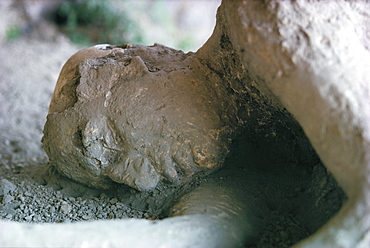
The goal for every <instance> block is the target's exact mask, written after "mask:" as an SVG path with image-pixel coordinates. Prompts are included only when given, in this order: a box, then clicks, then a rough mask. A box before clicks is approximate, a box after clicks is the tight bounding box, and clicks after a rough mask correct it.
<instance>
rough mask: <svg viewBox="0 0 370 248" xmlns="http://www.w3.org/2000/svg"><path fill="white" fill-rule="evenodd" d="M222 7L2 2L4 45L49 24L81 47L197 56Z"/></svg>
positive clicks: (84, 0) (133, 1) (215, 1)
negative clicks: (164, 49)
mask: <svg viewBox="0 0 370 248" xmlns="http://www.w3.org/2000/svg"><path fill="white" fill-rule="evenodd" d="M220 3H221V0H1V1H0V20H1V21H0V40H1V42H6V41H11V40H14V39H17V38H19V37H20V36H22V35H26V34H29V33H31V32H34V31H35V29H39V28H40V27H41V26H42V27H43V28H45V22H48V24H53V25H54V26H55V27H56V28H57V29H58V30H59V31H61V32H62V33H64V34H65V35H66V36H67V37H68V38H69V39H70V40H71V41H72V42H74V43H76V44H79V45H82V46H89V45H92V44H97V43H112V44H120V43H138V44H143V45H152V44H153V43H154V42H157V43H161V44H163V45H167V46H170V47H172V48H175V49H181V50H184V51H186V52H187V51H195V50H197V49H198V48H199V47H200V46H201V45H202V44H203V43H204V42H205V41H206V40H207V38H208V37H209V36H210V35H211V33H212V30H213V27H214V25H215V21H216V18H215V14H216V10H217V7H218V6H219V5H220ZM41 24H43V25H41ZM39 31H40V32H45V31H46V30H39ZM41 35H43V34H41ZM44 35H45V34H44Z"/></svg>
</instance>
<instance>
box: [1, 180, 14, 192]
mask: <svg viewBox="0 0 370 248" xmlns="http://www.w3.org/2000/svg"><path fill="white" fill-rule="evenodd" d="M16 188H17V187H16V186H15V185H14V184H13V183H11V182H9V181H8V180H6V179H0V196H4V195H6V194H8V193H9V192H12V191H14V190H15V189H16Z"/></svg>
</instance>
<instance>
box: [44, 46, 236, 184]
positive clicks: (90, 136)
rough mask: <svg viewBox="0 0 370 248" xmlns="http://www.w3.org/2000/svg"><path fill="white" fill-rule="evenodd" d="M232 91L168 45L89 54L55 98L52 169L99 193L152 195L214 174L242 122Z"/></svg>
mask: <svg viewBox="0 0 370 248" xmlns="http://www.w3.org/2000/svg"><path fill="white" fill-rule="evenodd" d="M227 92H228V91H227V89H226V86H222V81H221V78H220V77H219V76H218V75H216V74H215V72H214V71H212V70H210V69H208V67H205V66H203V65H202V64H201V62H200V61H199V60H198V59H196V58H195V57H194V54H192V53H188V54H184V53H183V52H181V51H177V50H174V49H170V48H167V47H164V46H160V45H154V46H151V47H143V46H138V45H135V46H134V45H121V46H108V45H107V46H100V47H92V48H88V49H85V50H82V51H80V52H78V53H77V54H76V55H74V56H72V58H71V59H70V60H69V61H68V62H67V63H66V65H65V66H64V68H63V70H62V72H61V74H60V77H59V80H58V83H57V86H56V89H55V92H54V95H53V99H52V101H51V105H50V109H49V115H48V117H47V123H46V125H45V129H44V137H43V143H44V145H45V150H46V152H47V154H48V156H49V159H50V164H51V165H52V166H55V167H56V168H57V169H58V170H59V171H60V172H62V173H63V174H65V175H67V176H68V177H70V178H72V179H75V180H76V181H79V182H81V183H84V184H87V185H91V186H94V187H99V188H108V187H110V185H112V183H113V182H116V183H123V184H127V185H129V186H131V187H133V188H136V189H138V190H151V189H153V188H155V187H156V186H157V184H158V182H159V181H161V180H164V181H167V182H169V183H171V184H180V183H183V182H186V181H189V180H190V179H191V177H192V176H193V175H195V174H197V173H200V172H205V173H209V172H211V171H213V170H215V169H217V168H219V167H220V166H221V165H222V163H223V161H224V159H225V156H226V154H227V152H228V145H229V143H230V140H231V136H232V135H233V132H234V131H235V129H237V127H238V125H239V123H238V121H237V120H238V118H235V116H237V113H236V112H237V103H236V102H234V101H231V100H230V98H229V97H227V95H228V93H227ZM231 116H232V117H233V118H231Z"/></svg>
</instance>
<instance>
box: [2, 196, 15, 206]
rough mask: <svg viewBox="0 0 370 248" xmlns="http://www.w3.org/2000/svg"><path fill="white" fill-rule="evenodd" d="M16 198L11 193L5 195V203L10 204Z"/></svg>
mask: <svg viewBox="0 0 370 248" xmlns="http://www.w3.org/2000/svg"><path fill="white" fill-rule="evenodd" d="M13 200H14V196H11V195H5V196H4V199H3V203H4V204H8V203H10V202H12V201H13Z"/></svg>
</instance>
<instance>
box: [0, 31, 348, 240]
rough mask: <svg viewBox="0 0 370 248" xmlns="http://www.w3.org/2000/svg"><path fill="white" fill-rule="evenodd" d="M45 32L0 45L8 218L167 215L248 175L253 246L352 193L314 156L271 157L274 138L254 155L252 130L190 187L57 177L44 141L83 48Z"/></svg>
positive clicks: (314, 221) (2, 211) (310, 225)
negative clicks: (146, 187)
mask: <svg viewBox="0 0 370 248" xmlns="http://www.w3.org/2000/svg"><path fill="white" fill-rule="evenodd" d="M45 25H46V24H45ZM43 30H44V31H45V32H50V33H51V34H52V35H48V37H47V38H42V37H41V38H40V35H37V34H36V35H34V34H35V33H33V34H29V35H27V36H22V37H20V38H19V39H18V40H16V41H13V42H8V43H3V44H2V46H1V47H0V56H1V58H2V59H1V60H0V68H1V69H0V90H1V91H0V102H1V105H0V116H1V119H0V218H1V219H4V220H9V221H19V222H38V223H40V222H41V223H46V222H76V221H91V220H97V219H114V218H145V219H161V218H166V217H167V216H168V210H169V208H170V207H171V206H172V205H173V204H175V202H176V200H177V199H178V198H179V197H180V196H182V195H184V194H186V193H187V192H189V191H190V190H192V189H194V188H195V187H197V186H198V185H200V184H202V183H205V182H207V181H209V180H214V181H215V180H216V181H217V180H218V181H219V182H220V183H222V182H223V181H224V180H226V179H230V177H232V176H233V175H235V174H236V173H237V174H239V175H243V177H244V180H245V182H244V184H243V187H245V190H246V191H248V193H250V195H252V196H253V197H255V198H256V199H257V200H256V201H254V203H258V204H261V205H255V206H253V208H254V209H255V211H256V212H255V214H256V215H258V216H259V217H260V223H259V225H258V227H259V230H258V235H257V236H256V237H255V239H254V240H253V241H252V242H251V243H250V244H247V246H246V247H289V246H291V245H292V244H294V243H296V242H298V241H299V240H301V239H303V238H305V237H307V236H309V235H311V234H312V233H314V232H315V231H316V230H317V229H318V228H320V227H321V226H322V225H323V224H324V223H326V222H327V221H328V220H329V219H330V217H331V216H333V215H334V214H335V213H336V212H337V211H338V210H339V209H340V208H341V206H342V204H343V202H344V201H345V199H346V198H345V194H344V193H343V191H342V190H341V189H340V188H339V187H338V185H337V183H336V181H335V180H334V179H333V178H332V177H331V175H330V174H329V173H328V172H327V170H326V169H325V167H324V166H323V165H322V163H321V162H320V160H319V159H310V163H309V164H308V165H306V166H305V167H304V168H302V167H301V166H297V163H295V162H294V161H293V162H292V161H290V162H287V161H280V160H277V159H276V158H277V156H276V155H275V156H272V155H274V152H275V153H278V152H277V151H278V150H276V149H275V150H274V147H272V148H271V146H269V145H270V144H267V143H260V144H257V146H258V145H259V146H261V147H264V146H266V147H270V148H268V149H270V150H267V151H263V152H261V149H260V150H258V151H255V152H254V154H249V153H248V154H247V153H246V152H245V151H246V150H248V149H249V148H250V145H251V144H252V143H253V142H254V141H253V140H250V141H248V142H246V140H248V137H249V136H248V135H247V134H249V133H247V134H246V135H244V136H243V135H241V137H240V139H239V140H237V141H235V143H234V148H233V150H232V152H231V153H230V156H229V158H228V160H227V162H226V165H225V167H224V169H222V170H220V171H218V172H216V173H214V174H212V175H210V176H208V177H206V178H197V179H195V180H194V181H192V182H191V183H188V184H185V185H183V186H177V187H175V186H169V185H166V184H161V185H159V187H158V188H157V189H155V190H154V191H152V192H143V193H142V192H138V191H136V190H134V189H131V188H129V187H126V186H122V185H117V187H115V188H114V189H112V190H110V191H98V190H95V189H91V188H88V187H86V186H83V185H80V184H78V183H75V182H73V181H71V180H69V179H67V178H65V177H63V176H60V175H58V174H57V173H55V172H54V170H53V169H52V168H51V167H49V166H48V160H47V157H46V155H45V153H44V152H43V150H42V145H41V142H40V139H41V136H42V129H43V125H44V122H45V116H46V114H47V108H48V105H49V101H50V99H51V94H52V92H53V88H54V85H55V82H56V79H57V76H58V73H59V71H60V68H61V66H62V64H63V63H64V62H65V61H66V60H67V58H68V57H69V56H71V55H72V54H73V53H74V52H75V51H77V50H78V49H79V48H78V47H76V46H74V45H72V44H70V43H69V41H68V40H67V39H65V38H64V37H63V36H61V35H60V34H58V33H57V31H55V30H54V29H53V28H52V27H50V26H48V25H46V26H44V27H43ZM45 32H44V33H45ZM44 37H45V36H44ZM266 142H270V141H269V140H268V139H267V141H266ZM271 142H272V141H271ZM277 144H278V145H277V147H278V146H279V145H280V144H279V143H277ZM249 150H252V151H253V149H249ZM262 150H263V149H262ZM266 154H269V155H268V156H265V155H266ZM271 154H272V155H271ZM252 155H253V156H254V157H256V158H258V157H259V158H263V159H260V160H259V161H262V162H258V163H257V162H256V161H255V159H251V156H252ZM248 163H253V164H254V166H246V164H248ZM266 164H270V165H269V166H267V165H266ZM277 168H278V169H277ZM231 172H232V173H231ZM231 179H232V178H231ZM246 185H247V186H246Z"/></svg>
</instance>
